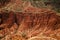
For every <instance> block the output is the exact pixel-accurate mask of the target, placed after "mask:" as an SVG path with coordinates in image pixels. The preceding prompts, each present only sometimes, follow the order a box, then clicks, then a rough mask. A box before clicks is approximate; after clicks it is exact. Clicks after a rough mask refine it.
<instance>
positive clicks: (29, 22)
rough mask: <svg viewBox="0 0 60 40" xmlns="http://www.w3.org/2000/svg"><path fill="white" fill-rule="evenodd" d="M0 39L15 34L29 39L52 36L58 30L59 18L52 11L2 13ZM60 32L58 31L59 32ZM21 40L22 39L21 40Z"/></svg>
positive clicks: (59, 27) (59, 25)
mask: <svg viewBox="0 0 60 40" xmlns="http://www.w3.org/2000/svg"><path fill="white" fill-rule="evenodd" d="M0 15H1V17H0V19H1V21H2V22H1V23H0V37H1V38H2V37H3V38H4V37H6V36H7V35H10V38H11V36H13V35H15V34H17V35H20V36H21V37H22V38H24V39H25V38H30V37H33V36H37V35H39V34H40V33H43V34H54V33H56V32H55V31H56V30H58V29H60V16H58V15H56V13H55V12H53V11H47V10H46V11H42V12H38V13H34V12H12V11H10V12H8V13H7V12H2V13H0ZM59 31H60V30H59ZM22 40H23V39H22ZM26 40H27V39H26Z"/></svg>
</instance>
